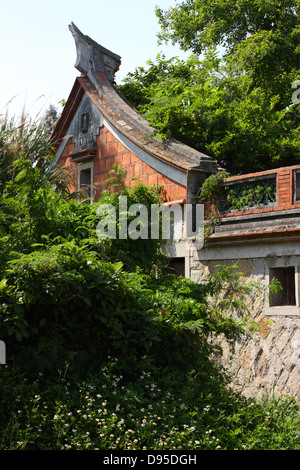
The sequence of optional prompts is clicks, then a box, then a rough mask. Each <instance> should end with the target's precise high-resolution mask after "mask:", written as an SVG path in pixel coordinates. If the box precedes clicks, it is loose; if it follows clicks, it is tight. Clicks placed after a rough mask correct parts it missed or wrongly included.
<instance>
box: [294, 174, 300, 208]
mask: <svg viewBox="0 0 300 470" xmlns="http://www.w3.org/2000/svg"><path fill="white" fill-rule="evenodd" d="M294 202H300V172H299V171H296V172H295V173H294Z"/></svg>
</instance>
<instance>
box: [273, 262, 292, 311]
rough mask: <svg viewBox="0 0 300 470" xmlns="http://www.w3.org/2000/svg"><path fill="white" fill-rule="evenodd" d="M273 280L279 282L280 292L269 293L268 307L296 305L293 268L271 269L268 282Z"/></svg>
mask: <svg viewBox="0 0 300 470" xmlns="http://www.w3.org/2000/svg"><path fill="white" fill-rule="evenodd" d="M273 278H275V279H277V280H278V281H279V282H280V284H281V287H282V290H280V291H279V292H277V293H271V296H270V307H276V306H280V305H296V289H295V268H294V266H291V267H287V268H271V269H270V281H271V280H272V279H273Z"/></svg>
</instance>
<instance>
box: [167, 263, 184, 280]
mask: <svg viewBox="0 0 300 470" xmlns="http://www.w3.org/2000/svg"><path fill="white" fill-rule="evenodd" d="M166 271H167V272H168V273H169V274H175V275H176V276H183V277H184V276H185V258H172V259H170V261H169V263H168V266H167V268H166Z"/></svg>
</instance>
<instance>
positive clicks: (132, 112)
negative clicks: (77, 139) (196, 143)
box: [53, 23, 217, 173]
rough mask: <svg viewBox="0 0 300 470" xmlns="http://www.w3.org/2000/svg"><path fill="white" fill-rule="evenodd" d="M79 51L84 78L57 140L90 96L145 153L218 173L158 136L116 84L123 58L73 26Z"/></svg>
mask: <svg viewBox="0 0 300 470" xmlns="http://www.w3.org/2000/svg"><path fill="white" fill-rule="evenodd" d="M69 28H70V30H71V32H72V34H73V36H74V39H75V44H76V48H77V60H76V64H75V67H76V68H77V69H78V70H79V71H80V72H81V77H78V78H77V79H76V80H75V83H74V86H73V88H72V91H71V93H70V96H69V98H68V100H67V103H66V105H65V107H64V110H63V112H62V115H61V117H60V119H59V121H58V123H57V125H56V127H55V129H54V132H53V139H54V141H56V142H57V143H59V142H60V141H61V139H62V138H63V137H64V135H65V133H66V131H67V129H68V126H69V124H70V122H71V120H72V117H73V115H74V113H75V111H76V108H77V106H78V105H79V103H80V101H81V99H82V97H83V95H84V94H85V93H86V94H87V95H88V96H89V98H90V99H91V101H92V102H93V103H94V104H95V106H96V107H97V108H98V109H99V110H100V112H101V113H102V114H103V116H104V117H105V118H106V119H107V121H109V122H110V124H111V125H112V126H113V127H114V128H115V129H116V130H117V131H118V132H120V133H121V134H123V135H124V136H125V137H126V138H128V139H129V140H131V141H132V142H133V143H135V144H136V145H138V146H139V147H141V148H143V150H144V151H146V152H149V153H150V154H151V155H153V156H155V157H156V158H158V159H162V160H164V161H165V162H169V163H170V164H172V165H175V166H178V167H180V168H184V169H186V170H188V169H195V170H202V171H205V172H209V173H212V172H215V171H216V170H217V164H216V162H215V161H214V160H213V159H212V158H211V157H209V156H208V155H205V154H203V153H201V152H198V151H197V150H195V149H193V148H191V147H189V146H187V145H185V144H183V143H181V142H178V141H177V140H175V139H168V141H167V142H165V141H161V140H160V139H157V138H155V137H154V135H155V133H156V130H155V129H154V128H153V127H151V126H150V125H149V123H148V122H147V121H146V120H145V119H144V118H142V117H141V115H140V114H139V113H138V112H137V111H136V109H135V108H133V107H132V106H131V105H130V103H128V102H127V100H126V99H125V98H124V96H123V95H122V94H121V93H120V91H119V90H118V89H117V88H116V86H115V85H114V75H115V73H116V71H117V70H118V68H119V66H120V63H121V58H120V57H119V56H118V55H116V54H114V53H113V52H111V51H109V50H107V49H105V48H104V47H102V46H100V45H99V44H97V43H96V42H95V41H93V40H92V39H91V38H89V37H88V36H84V35H83V34H82V33H81V32H80V31H79V29H78V28H77V27H76V26H75V25H74V24H73V23H72V24H71V25H70V26H69Z"/></svg>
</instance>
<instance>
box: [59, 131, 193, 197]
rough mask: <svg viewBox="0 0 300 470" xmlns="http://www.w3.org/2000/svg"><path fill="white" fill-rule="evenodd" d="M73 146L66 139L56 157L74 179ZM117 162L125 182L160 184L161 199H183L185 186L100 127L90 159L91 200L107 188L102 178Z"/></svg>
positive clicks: (129, 184) (105, 176) (131, 183)
mask: <svg viewBox="0 0 300 470" xmlns="http://www.w3.org/2000/svg"><path fill="white" fill-rule="evenodd" d="M73 148H74V145H73V144H72V142H71V140H70V141H69V142H68V144H67V146H66V148H65V149H64V152H63V154H62V156H61V158H60V160H59V164H60V165H61V166H64V165H66V166H67V167H68V168H72V169H73V171H74V178H75V181H77V179H76V178H77V176H76V168H75V166H76V165H75V164H74V162H73V161H72V158H71V154H72V150H73ZM114 164H117V165H119V164H120V165H121V166H122V168H126V170H127V177H126V180H125V184H126V185H128V186H133V185H135V184H137V181H136V180H132V178H138V179H139V181H140V182H141V183H143V184H145V185H147V186H148V185H149V186H151V185H162V186H163V187H164V190H165V192H164V198H165V201H176V200H180V199H185V198H186V188H185V187H184V186H182V185H180V184H178V183H176V182H174V181H173V180H171V179H170V178H168V177H166V176H164V175H163V174H161V173H158V172H157V171H156V170H154V169H153V168H151V167H150V166H149V165H147V164H146V163H144V162H142V161H141V160H140V159H139V158H138V157H136V156H135V155H134V154H133V153H131V152H130V151H129V150H128V149H127V148H126V147H125V146H124V145H123V144H121V143H120V142H119V141H118V140H117V139H116V138H115V137H114V136H113V135H112V134H111V133H110V132H109V131H108V130H107V129H106V128H105V127H104V126H103V127H101V128H100V133H99V136H98V137H97V151H96V156H95V158H94V184H95V185H96V188H97V189H96V192H95V197H94V199H95V201H97V199H98V198H99V197H100V194H101V191H103V190H104V189H107V186H108V185H107V183H105V180H106V179H107V178H108V177H109V176H110V175H109V170H111V169H112V167H113V165H114Z"/></svg>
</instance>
